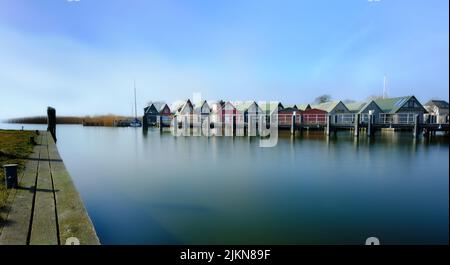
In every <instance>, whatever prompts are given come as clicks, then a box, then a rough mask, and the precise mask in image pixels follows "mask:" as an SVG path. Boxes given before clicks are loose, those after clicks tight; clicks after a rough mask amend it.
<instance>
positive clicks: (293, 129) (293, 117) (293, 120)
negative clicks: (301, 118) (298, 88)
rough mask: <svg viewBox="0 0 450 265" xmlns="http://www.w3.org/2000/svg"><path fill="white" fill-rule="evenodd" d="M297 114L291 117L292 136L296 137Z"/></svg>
mask: <svg viewBox="0 0 450 265" xmlns="http://www.w3.org/2000/svg"><path fill="white" fill-rule="evenodd" d="M295 116H296V115H295V113H294V114H293V115H292V117H291V134H292V135H295V129H296V126H295Z"/></svg>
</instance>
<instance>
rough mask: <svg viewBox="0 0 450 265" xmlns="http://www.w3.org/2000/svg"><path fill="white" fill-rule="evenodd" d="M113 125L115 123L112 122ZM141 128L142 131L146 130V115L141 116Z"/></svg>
mask: <svg viewBox="0 0 450 265" xmlns="http://www.w3.org/2000/svg"><path fill="white" fill-rule="evenodd" d="M114 123H115V121H114ZM142 128H143V129H147V128H148V120H147V114H144V116H142Z"/></svg>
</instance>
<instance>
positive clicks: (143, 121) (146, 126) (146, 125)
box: [142, 114, 148, 129]
mask: <svg viewBox="0 0 450 265" xmlns="http://www.w3.org/2000/svg"><path fill="white" fill-rule="evenodd" d="M142 128H143V129H147V128H148V120H147V114H144V116H142Z"/></svg>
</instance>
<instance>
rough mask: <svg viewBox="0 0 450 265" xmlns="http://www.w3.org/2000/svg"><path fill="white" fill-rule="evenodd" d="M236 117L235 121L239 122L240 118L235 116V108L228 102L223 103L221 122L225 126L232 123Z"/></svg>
mask: <svg viewBox="0 0 450 265" xmlns="http://www.w3.org/2000/svg"><path fill="white" fill-rule="evenodd" d="M234 116H236V121H237V122H240V121H241V120H240V117H239V115H237V110H236V107H235V106H234V105H233V103H231V102H230V101H227V102H225V104H224V105H223V107H222V121H223V122H224V123H226V124H232V123H233V117H234Z"/></svg>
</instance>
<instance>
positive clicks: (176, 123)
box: [172, 116, 178, 135]
mask: <svg viewBox="0 0 450 265" xmlns="http://www.w3.org/2000/svg"><path fill="white" fill-rule="evenodd" d="M172 130H173V135H177V131H178V121H177V116H173V117H172Z"/></svg>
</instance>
